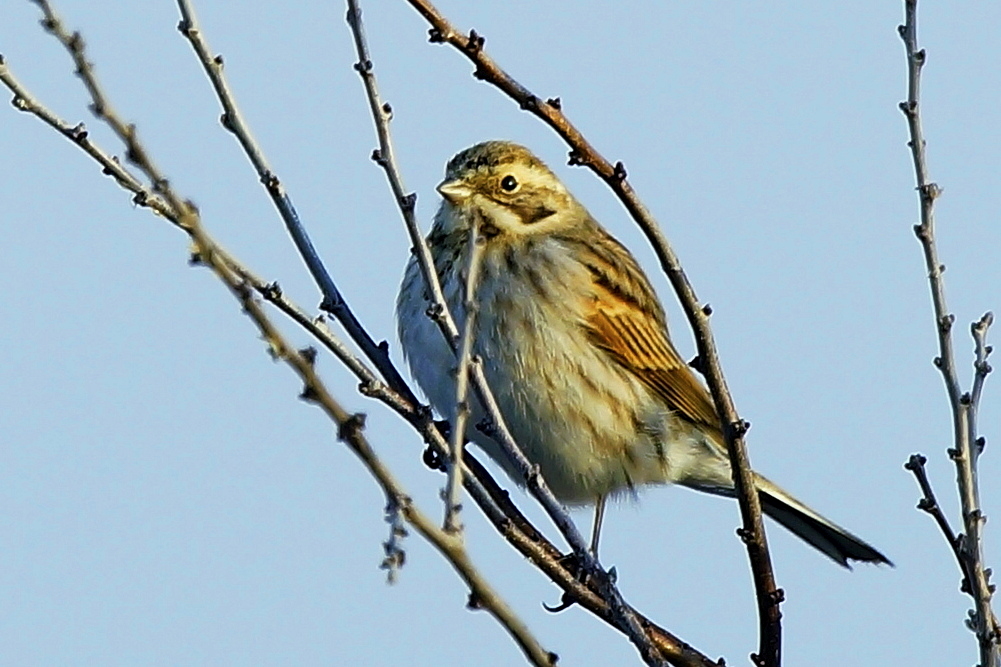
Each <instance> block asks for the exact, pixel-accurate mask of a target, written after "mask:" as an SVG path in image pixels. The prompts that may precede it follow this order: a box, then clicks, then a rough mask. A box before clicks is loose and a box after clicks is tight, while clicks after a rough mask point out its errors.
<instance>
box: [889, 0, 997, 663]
mask: <svg viewBox="0 0 1001 667" xmlns="http://www.w3.org/2000/svg"><path fill="white" fill-rule="evenodd" d="M898 31H899V33H900V37H901V39H902V40H903V42H904V50H905V53H906V56H907V99H906V100H905V101H903V102H901V103H900V110H901V111H902V112H903V113H904V116H905V117H906V119H907V127H908V131H909V134H910V141H909V142H908V146H910V149H911V158H912V160H913V162H914V177H915V181H916V182H917V191H918V201H919V206H920V212H921V222H920V223H919V224H918V225H916V226H915V227H914V232H915V234H916V235H917V237H918V240H919V241H920V242H921V247H922V250H923V251H924V257H925V266H926V268H927V270H928V282H929V286H930V288H931V296H932V305H933V308H934V313H935V323H936V325H937V326H936V329H937V331H938V344H939V356H937V357H936V358H935V366H936V367H937V368H938V369H939V371H940V372H941V373H942V379H943V381H944V382H945V388H946V393H947V394H948V397H949V404H950V406H951V408H952V424H953V441H954V447H953V448H951V449H949V456H950V458H952V460H953V461H954V462H955V464H956V473H957V483H958V486H959V499H960V505H961V507H962V513H963V526H964V529H965V534H963V535H960V536H958V537H956V538H953V539H950V544H952V545H953V550H954V552H955V555H956V559H957V561H958V563H959V567H960V570H961V571H962V572H963V577H964V586H963V590H964V591H966V592H967V593H969V594H970V596H971V597H972V598H973V603H974V606H975V609H973V610H972V611H971V612H970V619H969V621H968V622H967V625H968V626H969V627H970V629H971V630H973V632H974V633H975V634H976V636H977V642H978V645H979V647H980V663H981V667H998V666H999V665H1001V626H999V625H998V620H997V617H996V616H995V614H994V611H993V610H992V609H991V597H992V596H993V592H994V591H993V586H992V585H991V584H990V582H989V576H990V570H989V569H987V568H986V567H985V565H984V555H983V526H984V523H985V522H986V520H987V518H986V517H985V516H984V514H983V511H982V509H981V506H980V492H979V488H978V484H977V473H976V467H977V466H976V464H977V458H978V457H979V454H980V452H979V450H980V449H981V443H982V440H979V439H978V438H977V434H976V414H977V407H978V404H979V401H980V396H981V391H982V388H983V383H984V380H985V379H986V377H987V373H988V372H989V370H990V366H989V365H987V355H988V354H989V348H988V347H987V345H986V336H987V329H988V328H989V327H990V324H991V321H992V320H993V316H991V314H990V313H988V314H986V315H984V317H982V318H981V319H980V320H979V321H978V322H974V324H973V327H972V333H973V338H974V341H975V343H976V351H975V355H976V358H975V361H974V369H975V376H974V381H973V390H972V391H971V392H970V393H961V389H960V386H959V379H958V377H957V375H956V362H955V355H954V353H953V346H952V325H953V323H954V321H955V317H954V316H953V315H952V314H951V313H949V310H948V307H947V305H946V300H945V284H944V281H943V278H942V272H943V271H944V270H945V267H944V266H943V265H942V264H941V263H940V261H939V257H938V247H937V245H936V242H935V213H934V207H935V200H936V199H937V198H938V197H939V195H941V193H942V190H941V188H939V186H938V185H937V184H935V183H934V182H932V181H931V180H930V177H929V175H928V160H927V155H926V152H925V148H926V144H925V138H924V130H923V128H922V125H921V107H920V102H921V70H922V68H923V67H924V64H925V59H926V54H925V51H924V49H919V48H918V45H917V41H918V40H917V0H905V2H904V24H903V25H901V26H899V28H898ZM974 443H976V446H974ZM921 458H922V459H923V457H921ZM911 460H912V461H914V457H911ZM919 470H921V471H923V466H922V467H919V468H918V469H915V470H914V472H915V474H918V471H919ZM920 480H921V478H920V476H919V482H920ZM922 488H923V490H924V485H922ZM927 497H928V491H927V490H925V498H927ZM922 502H924V501H922ZM936 519H937V520H938V518H937V517H936ZM939 525H940V526H941V525H942V522H941V521H939ZM946 537H947V538H948V537H949V534H948V533H946Z"/></svg>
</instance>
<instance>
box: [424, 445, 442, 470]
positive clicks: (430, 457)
mask: <svg viewBox="0 0 1001 667" xmlns="http://www.w3.org/2000/svg"><path fill="white" fill-rule="evenodd" d="M421 460H423V461H424V465H426V466H427V467H428V468H431V470H437V471H438V472H445V471H446V468H445V460H444V459H443V458H442V457H441V456H440V455H439V454H438V452H436V451H435V450H434V449H432V448H431V445H428V446H427V448H426V449H425V450H424V453H423V454H422V455H421Z"/></svg>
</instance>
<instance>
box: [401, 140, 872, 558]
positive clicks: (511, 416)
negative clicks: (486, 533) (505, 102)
mask: <svg viewBox="0 0 1001 667" xmlns="http://www.w3.org/2000/svg"><path fill="white" fill-rule="evenodd" d="M438 192H440V193H441V195H442V197H443V198H444V199H443V201H442V203H441V207H440V208H439V210H438V213H437V215H436V216H435V220H434V227H433V229H432V230H431V234H430V235H429V236H428V239H427V240H428V244H429V245H430V248H431V252H432V255H433V257H434V262H435V268H436V270H437V273H438V278H439V279H440V280H441V283H442V288H443V290H444V293H445V297H446V300H447V302H448V306H449V309H450V311H451V312H452V314H453V316H454V317H455V319H456V321H457V324H458V325H459V327H460V328H461V327H462V326H463V322H464V321H465V317H466V313H465V307H464V303H463V301H464V299H463V297H464V278H463V275H464V273H465V267H466V257H467V255H468V253H467V245H468V240H469V229H470V225H472V224H474V222H476V221H479V223H478V224H480V225H481V227H480V230H481V232H482V234H483V236H485V237H486V241H485V245H484V248H483V258H482V265H481V268H480V281H479V286H478V288H477V290H476V299H477V301H478V302H479V305H480V308H479V312H478V315H477V317H476V319H475V322H474V334H475V341H474V345H473V351H474V353H475V354H476V355H478V356H479V357H480V358H481V359H482V360H483V369H484V372H485V374H486V377H487V381H488V384H489V385H490V387H491V389H492V390H493V392H494V394H495V395H496V398H497V402H498V405H499V406H500V410H501V413H502V414H503V416H504V419H505V421H506V422H507V424H508V426H509V428H510V430H511V432H512V434H513V435H514V437H515V440H516V441H517V442H518V445H519V447H521V448H522V450H523V451H524V453H525V456H526V457H527V458H528V459H529V461H531V462H533V463H536V464H538V465H539V467H540V469H541V471H542V474H543V476H544V477H545V479H546V481H547V482H548V483H549V485H550V487H551V488H552V490H553V492H554V493H555V494H556V496H557V497H558V498H560V499H561V500H563V501H564V502H567V503H569V504H583V503H592V502H593V503H596V515H595V531H594V542H593V546H594V548H596V547H597V536H598V528H599V527H600V524H601V515H602V510H603V508H604V503H605V500H606V499H607V498H608V497H609V496H610V495H613V494H616V493H619V492H622V491H624V490H631V489H634V488H635V487H637V486H640V485H644V484H671V483H674V484H681V485H683V486H687V487H691V488H694V489H698V490H700V491H706V492H709V493H713V494H717V495H723V496H733V495H734V491H733V479H732V476H731V472H730V462H729V459H728V457H727V453H726V449H725V445H724V440H723V435H722V432H721V425H720V420H719V417H718V416H717V414H716V410H715V407H714V405H713V402H712V399H711V398H710V396H709V393H708V392H707V390H706V388H705V387H704V386H703V385H702V383H701V382H700V381H699V379H698V378H697V377H696V376H695V374H694V373H693V372H692V370H691V369H690V368H689V367H688V365H687V364H686V363H685V361H684V360H683V359H682V358H681V357H680V356H679V355H678V352H677V350H675V349H674V345H673V344H672V343H671V340H670V337H669V335H668V330H667V317H666V315H665V313H664V309H663V307H662V306H661V304H660V302H659V301H658V299H657V296H656V294H655V293H654V290H653V287H652V286H651V285H650V281H649V280H648V279H647V277H646V275H645V274H644V273H643V271H642V270H641V269H640V267H639V265H638V264H637V263H636V260H635V259H634V258H633V256H632V255H631V254H630V253H629V251H628V250H626V248H625V247H623V246H622V245H621V244H620V243H619V242H618V241H616V240H615V239H614V238H612V237H611V236H610V235H609V234H608V232H606V231H605V230H604V229H603V228H602V227H601V225H600V224H598V222H597V221H596V220H595V219H594V218H593V217H591V214H590V213H588V211H587V209H585V208H584V206H583V205H581V204H580V202H578V201H577V200H576V199H575V198H574V196H573V195H572V194H570V192H569V191H568V190H567V189H566V187H565V186H564V185H563V183H561V182H560V180H559V179H558V178H557V177H556V176H555V175H554V174H553V172H552V171H550V170H549V168H548V167H546V165H545V164H543V162H542V161H541V160H539V159H538V158H537V157H535V156H534V155H533V154H532V153H531V152H529V151H528V150H527V149H526V148H523V147H522V146H518V145H516V144H513V143H509V142H506V141H488V142H485V143H481V144H478V145H476V146H473V147H471V148H468V149H466V150H464V151H462V152H461V153H459V154H458V155H456V156H455V157H453V158H452V159H451V160H450V161H449V163H448V166H447V168H446V171H445V180H444V182H443V183H441V185H439V186H438ZM429 304H430V301H429V296H428V291H427V289H426V287H425V285H424V279H423V277H422V276H421V274H420V270H419V267H418V264H417V261H416V258H414V257H411V259H410V263H409V264H408V265H407V269H406V275H405V277H404V279H403V284H402V286H401V288H400V295H399V299H398V302H397V319H398V326H399V335H400V340H401V341H402V344H403V351H404V354H405V355H406V357H407V360H408V362H409V364H410V368H411V370H412V372H413V374H414V377H415V378H416V379H417V382H418V383H419V384H420V386H421V387H422V388H423V390H424V392H425V393H426V394H427V396H428V398H429V399H430V401H431V403H432V404H433V405H434V407H435V408H436V409H437V410H438V411H439V412H441V413H442V414H444V415H448V416H450V415H452V413H453V411H454V407H455V365H456V362H455V358H454V355H453V354H452V351H451V350H450V348H449V347H448V345H447V344H446V342H445V339H444V337H443V336H442V334H441V332H440V331H438V329H437V327H436V325H435V324H434V323H433V322H432V321H431V320H430V319H429V318H428V316H427V309H428V306H429ZM472 411H473V419H479V418H481V417H482V415H483V411H482V408H481V407H480V406H479V405H478V404H476V402H475V401H474V402H473V405H472ZM471 431H473V430H472V429H471ZM470 437H472V438H473V439H474V440H475V441H476V442H477V443H478V444H479V445H480V446H481V447H483V449H484V450H485V451H486V452H487V453H488V454H489V455H490V456H491V457H493V458H494V459H495V460H496V461H497V462H498V463H499V464H500V465H501V466H502V467H504V468H505V469H506V470H507V471H508V472H509V473H513V469H512V466H511V464H510V463H509V462H508V460H507V457H506V456H505V455H504V453H503V452H502V451H501V450H500V449H499V447H498V445H497V444H496V443H495V442H494V441H493V440H491V439H490V438H488V437H486V436H485V435H483V434H482V433H479V432H475V431H473V432H471V433H470ZM515 479H517V477H515ZM755 484H756V486H757V488H758V492H759V494H760V498H761V504H762V507H763V509H764V512H765V513H766V514H767V515H769V516H771V517H772V518H773V519H775V520H776V521H778V522H779V523H781V524H782V525H783V526H785V527H786V528H788V529H789V530H791V531H792V532H793V533H795V534H796V535H798V536H799V537H801V538H802V539H803V540H805V541H806V542H808V543H809V544H811V545H813V546H814V547H816V548H817V549H819V550H820V551H821V552H823V553H824V554H826V555H827V556H829V557H830V558H832V559H834V560H835V561H836V562H838V563H840V564H841V565H844V566H847V565H848V561H849V560H858V561H868V562H875V563H889V561H888V560H887V558H886V557H885V556H883V554H881V553H880V552H879V551H877V550H876V549H874V548H873V547H871V546H869V545H868V544H866V543H865V542H864V541H862V540H861V539H859V538H858V537H856V536H854V535H852V534H851V533H849V532H848V531H847V530H845V529H844V528H841V527H840V526H838V525H836V524H835V523H833V522H832V521H829V520H828V519H826V518H824V517H823V516H821V515H820V514H818V513H817V512H815V511H813V510H812V509H810V508H809V507H807V506H806V505H804V504H803V503H801V502H800V501H798V500H796V499H795V498H793V497H792V496H790V495H789V494H788V493H786V492H785V491H783V490H782V489H781V488H779V487H778V486H776V485H775V484H773V483H772V482H770V481H769V480H767V479H765V478H764V477H762V476H761V475H758V474H756V473H755Z"/></svg>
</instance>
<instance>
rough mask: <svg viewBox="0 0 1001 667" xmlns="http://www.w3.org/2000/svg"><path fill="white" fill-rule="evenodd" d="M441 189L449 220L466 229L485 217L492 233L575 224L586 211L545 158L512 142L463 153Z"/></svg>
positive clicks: (454, 226) (444, 213) (537, 230)
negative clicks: (547, 164)
mask: <svg viewBox="0 0 1001 667" xmlns="http://www.w3.org/2000/svg"><path fill="white" fill-rule="evenodd" d="M438 192H439V193H441V196H442V197H443V198H444V201H443V202H442V208H441V217H442V218H443V220H442V222H443V223H445V224H446V225H447V226H449V227H451V228H452V229H463V228H468V225H469V224H470V223H471V221H472V220H474V219H480V220H481V224H482V225H483V227H484V228H485V231H486V232H487V233H488V234H492V235H497V234H504V235H512V236H514V237H527V236H537V235H541V234H547V233H551V232H553V231H556V230H559V229H564V228H566V227H568V226H571V225H573V224H574V220H578V219H580V215H579V213H580V212H581V211H583V208H582V207H581V205H580V204H579V203H578V202H577V200H576V199H574V197H573V195H571V194H570V193H569V192H568V191H567V189H566V187H565V186H564V185H563V183H561V182H560V180H559V179H558V178H557V177H556V175H555V174H553V172H552V171H550V169H549V167H547V166H546V165H545V163H544V162H542V160H540V159H539V158H537V157H535V155H533V154H532V152H531V151H529V150H528V149H527V148H525V147H524V146H519V145H518V144H514V143H511V142H509V141H486V142H483V143H481V144H476V145H475V146H472V147H471V148H467V149H466V150H464V151H462V152H460V153H459V154H457V155H456V156H455V157H453V158H452V159H451V160H449V162H448V166H447V167H446V168H445V180H444V181H442V182H441V184H440V185H439V186H438ZM585 217H586V212H585Z"/></svg>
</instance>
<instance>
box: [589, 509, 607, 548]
mask: <svg viewBox="0 0 1001 667" xmlns="http://www.w3.org/2000/svg"><path fill="white" fill-rule="evenodd" d="M606 499H607V496H598V500H597V501H596V502H595V503H594V523H593V524H591V555H592V556H594V559H595V560H598V540H599V538H601V522H602V520H603V519H604V518H605V500H606Z"/></svg>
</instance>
